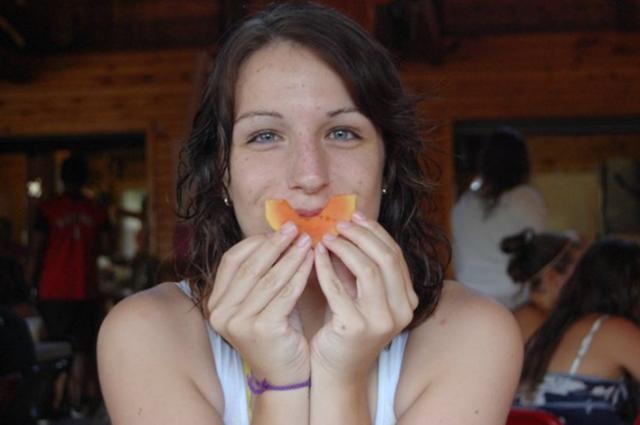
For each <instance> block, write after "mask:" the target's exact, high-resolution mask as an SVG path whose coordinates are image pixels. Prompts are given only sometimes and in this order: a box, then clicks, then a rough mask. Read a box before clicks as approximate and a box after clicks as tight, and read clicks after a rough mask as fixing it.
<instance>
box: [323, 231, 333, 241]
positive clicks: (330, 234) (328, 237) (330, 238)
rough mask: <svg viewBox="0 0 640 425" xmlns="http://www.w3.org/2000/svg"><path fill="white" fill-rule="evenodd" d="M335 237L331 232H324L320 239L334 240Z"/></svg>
mask: <svg viewBox="0 0 640 425" xmlns="http://www.w3.org/2000/svg"><path fill="white" fill-rule="evenodd" d="M335 238H336V236H335V235H334V234H332V233H326V234H325V235H324V236H323V237H322V239H323V240H325V241H332V240H334V239H335Z"/></svg>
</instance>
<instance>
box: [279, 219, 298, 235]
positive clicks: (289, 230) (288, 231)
mask: <svg viewBox="0 0 640 425" xmlns="http://www.w3.org/2000/svg"><path fill="white" fill-rule="evenodd" d="M295 232H296V225H295V224H294V223H293V222H292V221H287V222H286V223H285V224H284V226H282V227H281V228H280V233H281V234H283V235H292V234H294V233H295Z"/></svg>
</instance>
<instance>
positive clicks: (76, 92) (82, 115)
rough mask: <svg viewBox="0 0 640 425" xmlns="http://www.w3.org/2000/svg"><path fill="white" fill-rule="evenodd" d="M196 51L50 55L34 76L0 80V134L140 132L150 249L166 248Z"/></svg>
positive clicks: (163, 253)
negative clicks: (28, 79)
mask: <svg viewBox="0 0 640 425" xmlns="http://www.w3.org/2000/svg"><path fill="white" fill-rule="evenodd" d="M202 56H203V54H202V53H201V52H196V51H166V52H154V53H132V52H129V53H110V54H90V55H74V56H59V57H51V58H48V59H46V60H45V61H44V67H43V68H42V69H41V71H40V76H39V77H38V78H37V79H36V81H35V82H33V83H30V84H28V85H15V84H10V83H7V82H0V138H2V137H34V136H35V137H37V136H69V135H73V136H76V135H83V134H86V135H94V134H114V133H116V134H127V133H136V134H144V135H145V137H146V144H145V150H146V152H145V154H146V155H145V156H146V159H147V164H148V167H147V181H148V187H149V188H150V210H151V220H150V222H151V223H150V224H151V228H152V235H154V240H152V241H151V245H152V249H154V251H155V252H156V253H157V254H158V255H160V256H161V257H166V256H169V255H170V254H171V251H172V244H173V228H174V221H175V219H174V215H173V205H174V199H175V195H174V193H175V190H174V185H175V183H174V182H175V168H176V163H175V157H176V152H177V146H178V144H179V141H180V140H181V139H182V138H183V137H184V135H185V130H186V128H187V127H188V124H189V123H188V120H189V117H190V111H191V109H192V107H191V105H192V103H193V100H192V94H193V92H194V91H195V90H194V89H193V84H194V80H195V78H194V72H196V71H200V68H201V67H200V64H201V63H202Z"/></svg>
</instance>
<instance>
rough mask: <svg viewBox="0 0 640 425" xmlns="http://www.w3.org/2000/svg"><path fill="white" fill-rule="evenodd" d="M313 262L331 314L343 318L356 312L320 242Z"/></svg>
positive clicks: (325, 249) (327, 253)
mask: <svg viewBox="0 0 640 425" xmlns="http://www.w3.org/2000/svg"><path fill="white" fill-rule="evenodd" d="M314 264H315V266H316V274H317V275H318V283H319V284H320V289H322V293H323V294H324V296H325V297H326V298H327V303H328V304H329V308H330V309H331V311H332V312H333V314H334V315H339V316H342V317H343V318H347V317H349V316H352V315H356V314H358V312H357V309H356V307H355V303H354V301H353V299H352V298H351V297H350V296H349V294H348V293H347V291H346V289H345V288H344V285H343V283H342V282H341V281H340V279H339V278H338V276H337V275H336V273H335V271H334V269H333V265H332V264H331V259H330V258H329V252H328V251H327V248H326V247H325V246H324V244H323V243H322V242H320V243H318V244H317V245H316V249H315V261H314Z"/></svg>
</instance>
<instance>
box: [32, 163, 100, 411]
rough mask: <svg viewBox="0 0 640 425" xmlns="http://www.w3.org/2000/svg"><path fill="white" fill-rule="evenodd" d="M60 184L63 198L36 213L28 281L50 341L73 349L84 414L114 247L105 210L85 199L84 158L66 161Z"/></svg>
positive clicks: (74, 390) (77, 399)
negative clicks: (105, 263) (100, 281)
mask: <svg viewBox="0 0 640 425" xmlns="http://www.w3.org/2000/svg"><path fill="white" fill-rule="evenodd" d="M61 178H62V182H63V184H64V192H63V193H62V194H60V195H57V196H54V197H52V198H50V199H48V200H46V201H44V202H42V203H41V204H40V205H39V206H38V209H37V213H36V219H35V225H34V234H33V240H32V253H33V255H32V259H33V261H32V263H31V264H30V267H29V273H28V278H29V279H30V282H31V283H32V284H33V283H37V288H38V291H37V292H38V301H39V302H38V310H39V311H40V314H41V315H42V318H43V320H44V323H45V327H46V330H47V335H48V339H50V340H66V341H69V342H71V344H72V346H73V363H72V367H71V374H70V379H69V383H68V395H69V402H70V404H71V409H72V412H73V411H81V409H82V406H83V401H84V400H83V397H84V394H85V388H87V386H88V385H93V386H94V387H95V383H96V378H95V343H96V337H97V332H98V329H99V326H100V321H101V318H102V316H103V312H102V310H103V309H102V307H101V305H100V303H99V302H98V285H97V258H98V255H100V254H101V253H104V252H108V248H109V247H110V237H109V235H110V231H109V230H110V224H109V216H108V213H107V210H106V208H104V207H102V206H101V205H100V204H98V203H97V202H96V201H94V200H92V199H89V198H88V197H86V196H85V194H84V193H83V190H82V188H83V186H84V185H85V184H86V182H87V181H88V178H89V170H88V166H87V163H86V161H85V160H84V158H82V157H80V156H76V155H72V156H70V157H69V158H67V159H66V160H65V161H64V162H63V164H62V169H61ZM40 264H41V268H40V267H38V265H40ZM38 270H39V271H40V273H39V279H38V278H37V276H36V274H37V272H36V271H38Z"/></svg>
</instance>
